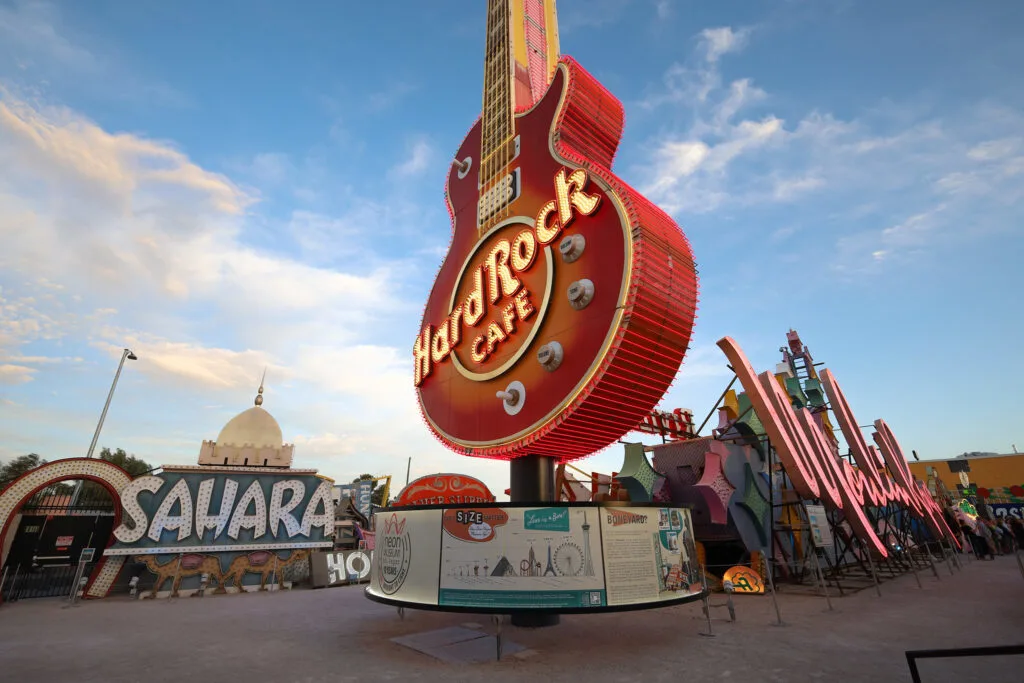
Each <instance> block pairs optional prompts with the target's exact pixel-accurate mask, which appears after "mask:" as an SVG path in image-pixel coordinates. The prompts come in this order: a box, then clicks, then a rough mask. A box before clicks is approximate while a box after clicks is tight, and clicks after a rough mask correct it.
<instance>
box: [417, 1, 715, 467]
mask: <svg viewBox="0 0 1024 683" xmlns="http://www.w3.org/2000/svg"><path fill="white" fill-rule="evenodd" d="M514 2H523V3H524V5H525V11H524V6H523V5H518V6H513V3H514ZM545 4H547V7H546V8H545V7H544V4H542V3H541V1H540V0H489V2H488V8H487V41H486V57H485V62H484V65H485V69H484V98H483V112H482V116H481V117H480V119H478V120H477V122H476V124H475V125H474V126H473V128H472V129H471V130H470V132H469V134H468V135H467V136H466V138H465V140H464V141H463V142H462V145H461V146H460V147H459V151H458V154H457V155H456V157H455V160H454V162H453V164H452V166H451V169H450V171H449V174H448V179H447V185H446V196H447V200H448V209H449V212H450V214H451V217H452V224H453V229H452V241H451V245H450V247H449V250H448V254H447V256H446V257H445V259H444V262H443V264H442V265H441V268H440V271H439V272H438V275H437V279H436V280H435V282H434V285H433V289H432V290H431V292H430V297H429V299H428V300H427V304H426V307H425V309H424V314H423V321H422V324H421V326H420V331H419V333H418V335H417V337H416V340H415V343H414V346H413V363H414V367H415V371H414V381H415V385H416V391H417V394H418V397H419V401H420V405H421V408H422V411H423V415H424V417H425V419H426V421H427V423H428V425H429V426H430V428H431V430H432V431H433V432H434V434H435V435H436V436H437V437H438V438H439V439H440V440H441V441H442V442H443V443H445V444H446V445H447V446H448V447H450V448H451V449H453V450H455V451H457V452H460V453H464V454H466V455H472V456H480V457H491V458H503V459H511V458H516V457H520V456H523V455H528V454H533V455H544V456H552V457H556V458H558V459H559V460H573V459H576V458H581V457H584V456H586V455H589V454H591V453H593V452H595V451H597V450H600V449H601V448H603V447H605V446H607V445H609V444H611V443H613V442H614V441H615V440H617V439H618V438H620V437H621V436H622V435H623V434H625V433H626V432H628V431H630V430H631V429H633V428H635V427H636V426H637V425H638V424H639V423H640V422H641V420H642V419H643V418H644V417H645V416H646V415H647V414H648V413H649V411H650V410H651V409H652V408H653V407H654V406H655V405H656V404H657V403H658V402H659V401H660V400H661V397H662V396H663V395H664V393H665V391H666V390H667V389H668V387H669V385H670V384H671V382H672V380H673V379H674V377H675V375H676V373H677V372H678V370H679V366H680V364H681V363H682V360H683V355H684V354H685V352H686V349H687V345H688V343H689V340H690V333H691V330H692V328H693V322H694V316H695V312H696V303H697V276H696V270H695V266H694V261H693V254H692V252H691V250H690V246H689V243H688V242H687V240H686V237H685V236H684V235H683V233H682V231H681V230H680V228H679V226H678V225H676V223H675V222H674V221H673V220H672V219H671V218H670V217H669V216H668V215H667V214H666V213H665V212H663V211H662V210H661V209H659V208H658V207H656V206H655V205H654V204H653V203H651V202H650V201H648V200H647V199H646V198H644V197H643V196H641V195H640V194H639V193H638V192H636V191H635V190H633V189H632V188H630V187H629V186H628V185H626V184H625V183H624V182H623V181H622V180H620V179H619V178H618V177H617V176H616V175H615V174H614V173H612V172H611V170H610V169H611V165H612V159H613V157H614V155H615V151H616V149H617V147H618V144H619V140H620V139H621V136H622V129H623V108H622V105H621V103H620V102H619V101H618V100H617V99H616V98H615V97H613V96H612V95H611V94H610V93H609V92H608V91H607V90H605V89H604V87H602V86H601V85H600V84H599V83H598V82H597V80H595V79H594V77H593V76H591V75H590V74H588V73H587V72H586V71H584V70H583V68H582V67H581V66H580V65H579V64H577V63H576V61H574V60H573V59H571V58H569V57H563V58H561V59H560V60H558V61H557V62H555V61H553V60H552V61H551V67H552V69H551V71H550V72H549V73H548V74H547V80H548V81H549V84H548V87H547V89H546V90H545V91H543V92H539V97H538V98H537V100H536V102H532V98H530V97H529V93H530V89H529V84H527V85H526V86H525V87H524V85H523V83H522V82H521V81H522V78H521V76H522V74H519V76H520V78H517V69H516V60H515V59H514V54H513V52H514V51H513V47H514V46H513V39H514V36H517V35H518V36H519V37H521V36H522V33H523V25H519V24H518V22H519V21H520V20H522V21H523V22H526V23H525V24H524V25H525V27H526V31H527V33H529V32H530V31H533V33H535V34H536V33H538V32H540V33H543V32H544V30H545V27H546V31H547V32H548V33H549V35H550V34H551V32H553V31H554V30H555V27H554V21H553V20H554V13H553V6H551V4H550V3H545ZM538 7H540V8H541V11H540V15H539V16H537V9H538ZM545 9H546V10H547V11H544V10H545ZM531 10H532V11H533V12H534V16H531V15H530V13H531ZM545 18H546V19H547V24H546V26H545V23H544V20H545ZM548 44H549V45H550V42H549V43H548ZM532 56H536V55H532ZM534 62H536V60H534ZM532 66H534V67H535V66H536V63H534V64H533V65H532ZM535 71H536V70H535V69H534V76H536V73H535ZM517 81H518V87H517ZM541 85H543V81H542V82H541ZM534 88H535V91H536V79H534ZM524 94H525V96H524ZM517 96H518V97H519V99H520V102H522V101H523V100H524V99H526V100H527V101H528V106H520V107H517V106H516V99H517Z"/></svg>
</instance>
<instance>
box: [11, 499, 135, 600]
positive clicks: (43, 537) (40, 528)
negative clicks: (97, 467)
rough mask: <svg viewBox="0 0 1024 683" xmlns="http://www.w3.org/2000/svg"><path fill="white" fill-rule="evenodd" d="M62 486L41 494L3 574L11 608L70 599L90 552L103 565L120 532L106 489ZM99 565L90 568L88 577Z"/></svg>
mask: <svg viewBox="0 0 1024 683" xmlns="http://www.w3.org/2000/svg"><path fill="white" fill-rule="evenodd" d="M75 484H76V482H62V483H60V484H55V485H53V486H50V487H48V488H46V489H43V490H42V491H39V492H38V493H36V494H35V495H34V496H32V498H30V499H29V500H28V501H27V502H26V503H25V504H24V505H23V506H22V508H21V510H20V513H21V515H22V517H21V521H20V522H19V524H18V528H17V530H16V531H15V534H14V538H13V540H12V542H11V546H10V552H8V554H7V560H6V562H5V563H4V566H3V568H2V569H0V595H2V597H3V600H4V601H5V602H10V601H13V600H19V599H24V598H45V597H54V596H68V595H70V594H71V588H72V585H73V584H74V581H75V576H76V574H77V572H78V560H79V557H80V556H81V553H82V550H83V549H84V548H95V549H96V552H95V559H96V560H97V561H98V560H99V556H100V554H101V553H102V552H103V549H104V548H106V547H107V542H108V541H109V540H110V534H111V532H112V531H113V529H114V512H115V507H114V505H115V503H114V500H113V498H111V496H110V493H109V492H108V491H107V490H106V489H105V488H104V487H103V486H101V485H100V484H96V483H94V482H89V481H86V482H83V485H82V487H81V491H80V492H79V495H78V497H77V499H76V498H75V492H74V489H75ZM94 566H95V561H94V562H92V563H89V564H87V565H86V567H85V571H84V572H83V574H82V575H83V576H86V577H88V576H89V574H90V573H91V572H92V569H93V567H94Z"/></svg>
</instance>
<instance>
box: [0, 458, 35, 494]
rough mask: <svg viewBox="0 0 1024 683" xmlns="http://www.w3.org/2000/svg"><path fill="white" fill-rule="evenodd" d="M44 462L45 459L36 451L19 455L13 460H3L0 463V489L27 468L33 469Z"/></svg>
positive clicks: (26, 470)
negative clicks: (0, 463)
mask: <svg viewBox="0 0 1024 683" xmlns="http://www.w3.org/2000/svg"><path fill="white" fill-rule="evenodd" d="M45 464H46V460H44V459H43V458H41V457H39V455H37V454H36V453H29V454H28V455H19V456H18V457H17V458H15V459H14V460H11V461H10V462H5V463H4V464H3V465H0V489H4V488H6V487H7V485H8V484H10V483H11V482H12V481H14V480H15V479H17V478H18V477H20V476H21V475H23V474H25V473H26V472H28V471H29V470H34V469H35V468H37V467H39V466H40V465H45Z"/></svg>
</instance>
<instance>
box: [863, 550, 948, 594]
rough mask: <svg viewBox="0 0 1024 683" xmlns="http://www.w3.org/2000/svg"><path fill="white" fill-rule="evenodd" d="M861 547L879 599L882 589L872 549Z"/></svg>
mask: <svg viewBox="0 0 1024 683" xmlns="http://www.w3.org/2000/svg"><path fill="white" fill-rule="evenodd" d="M860 547H861V548H862V549H863V550H864V554H865V555H867V558H868V566H869V567H870V568H871V580H872V581H874V582H875V593H877V594H878V597H882V589H881V587H880V586H879V585H878V574H877V573H876V572H875V560H874V558H872V557H871V549H870V548H868V547H867V546H865V545H864V544H863V543H861V544H860ZM929 557H930V555H929ZM933 566H934V565H933Z"/></svg>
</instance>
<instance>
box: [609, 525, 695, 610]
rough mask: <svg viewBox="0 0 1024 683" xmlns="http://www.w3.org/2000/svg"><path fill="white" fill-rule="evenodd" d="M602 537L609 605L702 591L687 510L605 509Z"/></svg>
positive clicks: (673, 596)
mask: <svg viewBox="0 0 1024 683" xmlns="http://www.w3.org/2000/svg"><path fill="white" fill-rule="evenodd" d="M601 537H602V539H603V541H604V547H603V555H604V563H605V580H606V586H607V592H608V604H609V605H611V606H619V605H636V604H642V603H646V602H657V601H661V600H676V599H679V598H681V597H684V596H685V595H686V594H687V593H688V592H693V593H700V591H701V590H702V588H701V587H700V586H696V585H695V584H698V582H699V581H700V567H699V566H698V564H697V559H696V558H697V552H696V548H695V546H694V543H693V527H692V526H691V522H690V514H689V511H688V510H683V509H680V508H648V507H643V508H606V509H603V510H601Z"/></svg>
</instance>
